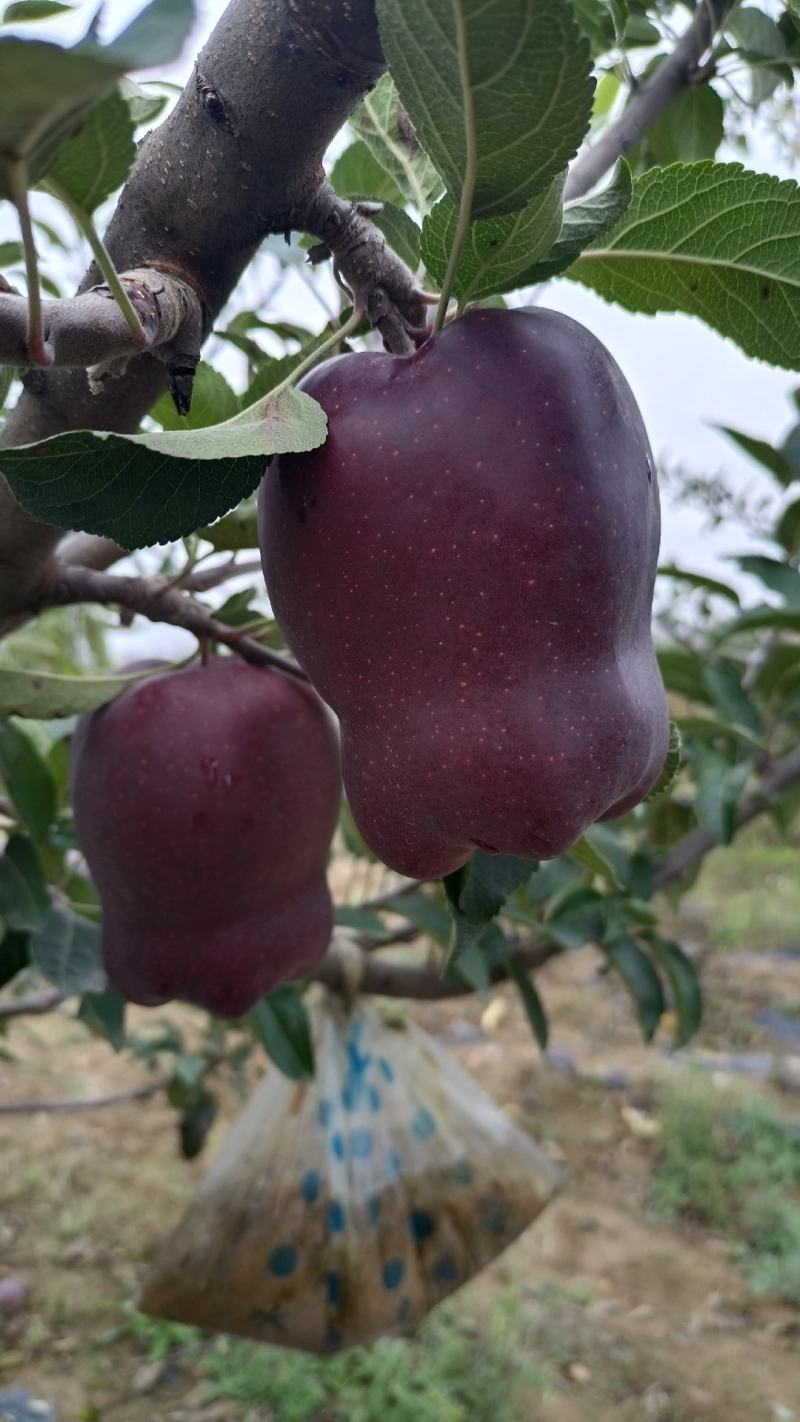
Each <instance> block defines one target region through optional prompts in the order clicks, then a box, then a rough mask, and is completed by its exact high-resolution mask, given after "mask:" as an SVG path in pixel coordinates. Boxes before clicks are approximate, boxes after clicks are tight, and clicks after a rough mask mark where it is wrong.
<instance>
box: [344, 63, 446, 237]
mask: <svg viewBox="0 0 800 1422" xmlns="http://www.w3.org/2000/svg"><path fill="white" fill-rule="evenodd" d="M351 125H352V127H353V128H354V129H355V131H356V133H358V134H359V136H360V137H361V138H362V139H363V140H364V142H365V143H366V145H367V147H368V149H369V151H370V152H371V153H372V155H373V157H374V158H377V160H378V162H379V163H380V165H381V167H383V168H385V169H386V172H387V173H389V174H390V176H391V177H392V178H393V179H394V181H395V183H396V184H397V186H398V188H399V189H400V192H401V194H402V195H403V197H404V198H406V199H407V200H408V201H409V202H413V203H414V205H415V207H416V208H417V211H418V212H419V213H420V214H424V213H426V212H427V211H428V207H429V205H430V203H431V202H432V200H433V199H434V198H436V197H438V196H439V194H440V192H441V191H442V180H441V178H440V177H439V174H438V173H437V171H436V169H435V167H434V166H433V163H432V162H431V160H430V158H429V157H428V155H427V153H426V152H425V150H424V149H423V148H421V147H420V144H419V139H418V138H417V136H416V134H415V133H414V130H413V127H412V125H411V123H410V121H409V119H408V116H407V115H406V114H405V112H404V111H403V108H402V105H401V103H400V99H399V97H398V94H397V89H396V88H395V85H394V80H393V79H392V77H391V75H390V74H384V76H383V78H382V79H381V80H380V81H379V82H378V83H377V84H376V85H375V88H374V89H373V90H372V92H371V93H369V94H367V96H366V98H365V99H363V100H362V102H361V103H360V104H359V106H358V108H357V109H356V111H355V113H354V114H353V117H352V119H351ZM335 186H336V184H335V183H334V187H335Z"/></svg>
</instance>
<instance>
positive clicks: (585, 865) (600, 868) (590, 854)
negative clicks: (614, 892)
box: [567, 830, 622, 889]
mask: <svg viewBox="0 0 800 1422" xmlns="http://www.w3.org/2000/svg"><path fill="white" fill-rule="evenodd" d="M567 854H568V856H569V858H570V859H572V860H573V861H574V862H575V863H576V864H580V866H581V868H582V869H588V871H589V873H590V874H592V875H596V876H597V877H598V878H600V879H603V880H604V881H605V882H606V884H608V887H609V888H610V889H621V888H622V885H621V883H620V881H619V879H618V878H617V874H616V870H615V869H614V866H613V864H611V862H610V861H609V860H608V859H606V856H605V855H604V854H603V853H601V851H600V850H599V849H598V848H597V846H596V845H594V844H593V843H592V840H591V830H587V831H586V834H583V835H581V837H580V839H579V840H577V841H576V842H575V844H573V846H572V848H571V849H568V850H567Z"/></svg>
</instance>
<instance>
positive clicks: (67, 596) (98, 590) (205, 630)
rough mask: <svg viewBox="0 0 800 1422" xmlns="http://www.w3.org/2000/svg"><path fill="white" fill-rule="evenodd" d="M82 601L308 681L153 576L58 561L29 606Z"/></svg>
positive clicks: (274, 654) (36, 608)
mask: <svg viewBox="0 0 800 1422" xmlns="http://www.w3.org/2000/svg"><path fill="white" fill-rule="evenodd" d="M84 602H97V603H103V604H106V605H108V604H111V605H116V606H117V607H125V608H128V609H129V610H130V611H131V612H134V613H139V614H140V615H141V616H142V617H146V618H148V620H149V621H150V622H167V623H169V624H170V625H171V626H173V627H183V628H184V629H185V631H187V632H191V633H193V635H194V636H195V637H197V638H199V639H202V638H204V637H205V638H208V639H210V640H211V641H212V642H220V643H221V644H222V645H223V646H225V647H230V648H231V650H232V651H234V652H237V653H238V654H239V656H240V657H243V658H244V660H245V661H247V662H251V663H252V664H253V665H254V666H262V667H275V668H276V670H278V671H282V672H285V673H286V674H287V675H288V676H294V677H298V678H299V679H300V680H302V681H307V680H308V678H307V677H306V674H305V672H304V671H303V670H302V669H301V668H300V667H299V666H298V665H297V663H296V662H292V661H290V660H289V658H288V657H282V656H281V655H280V653H279V652H273V651H271V650H270V649H269V647H265V646H263V645H262V643H261V642H257V641H256V640H255V638H254V637H247V636H242V634H241V633H240V631H239V629H238V628H236V627H228V626H227V625H226V624H225V623H224V622H220V621H219V620H218V619H217V618H216V617H213V616H212V614H211V613H210V612H209V611H208V609H207V608H205V607H203V606H202V604H201V603H199V602H194V601H193V599H192V598H190V597H188V596H187V594H186V593H184V592H181V591H180V590H179V589H178V588H174V587H169V586H165V584H164V582H163V581H161V580H159V579H157V578H123V577H119V576H118V575H117V574H114V573H98V572H96V571H95V570H94V569H93V568H85V567H81V566H79V565H77V564H73V563H56V564H55V566H54V567H53V568H52V569H51V570H50V572H49V575H48V577H47V580H46V581H45V582H43V583H42V584H41V585H40V586H39V587H38V588H37V589H36V591H35V593H34V594H33V595H32V596H31V599H30V603H29V610H30V611H32V612H38V611H41V609H42V608H45V607H68V606H71V605H73V604H76V603H84Z"/></svg>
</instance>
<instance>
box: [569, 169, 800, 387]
mask: <svg viewBox="0 0 800 1422" xmlns="http://www.w3.org/2000/svg"><path fill="white" fill-rule="evenodd" d="M798 230H800V188H798V185H797V183H795V182H793V181H792V180H791V179H786V180H784V181H781V180H780V179H778V178H775V177H772V176H771V175H770V174H767V173H752V172H749V171H748V170H747V169H745V168H743V167H742V166H741V164H739V163H711V162H702V163H687V164H673V165H672V166H671V167H669V168H653V169H652V170H651V171H650V172H649V173H645V174H644V176H643V177H641V178H639V179H638V180H637V181H636V182H635V183H634V187H633V198H632V200H631V205H630V207H629V208H628V211H627V213H626V214H625V217H624V218H623V220H622V222H621V223H620V224H619V225H618V226H617V227H615V228H614V230H613V232H611V233H610V235H609V236H608V237H606V238H603V239H602V240H601V241H600V242H598V243H595V244H594V245H593V246H592V247H589V248H588V249H587V250H586V251H585V252H583V253H582V255H581V256H580V257H579V259H578V261H577V262H576V263H575V265H574V266H572V267H570V269H569V274H570V276H572V277H574V278H575V279H576V280H577V281H581V282H583V283H584V284H585V285H587V286H590V287H592V288H593V289H594V290H595V291H597V292H598V293H599V294H600V295H601V296H603V297H605V299H606V300H608V301H618V302H619V303H620V304H621V305H622V306H625V307H627V308H628V309H629V310H631V311H643V312H645V313H646V314H648V315H651V316H652V315H655V313H656V312H658V311H684V312H686V313H687V314H688V315H691V316H699V317H700V318H701V319H702V320H704V321H706V322H707V323H708V325H710V326H713V327H714V329H715V330H717V331H720V332H721V333H722V335H723V336H729V337H730V338H731V340H733V341H736V342H737V344H738V345H739V346H741V348H742V350H744V351H745V352H746V354H747V355H751V356H755V357H756V358H757V359H759V360H766V361H770V362H772V364H774V365H783V366H788V367H790V368H793V369H796V368H798V367H800V263H799V262H798V241H797V235H798Z"/></svg>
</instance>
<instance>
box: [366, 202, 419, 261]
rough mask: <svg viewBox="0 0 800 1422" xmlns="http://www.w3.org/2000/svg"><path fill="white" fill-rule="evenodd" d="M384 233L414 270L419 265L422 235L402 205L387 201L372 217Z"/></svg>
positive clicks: (391, 245)
mask: <svg viewBox="0 0 800 1422" xmlns="http://www.w3.org/2000/svg"><path fill="white" fill-rule="evenodd" d="M371 220H372V222H373V223H374V224H375V226H376V227H377V228H379V229H380V231H381V232H382V233H383V235H384V237H385V238H386V241H387V242H388V243H389V246H390V247H391V248H392V251H393V252H396V253H397V255H398V257H399V258H400V260H401V261H403V262H405V264H406V266H407V267H410V268H411V270H412V272H413V271H416V269H417V267H418V266H419V247H420V238H421V236H422V234H421V232H420V230H419V228H418V226H417V224H416V222H415V221H414V219H413V217H409V215H408V213H407V212H404V211H403V209H402V208H401V207H395V205H394V203H391V202H385V203H384V204H383V208H382V210H381V211H380V212H378V213H376V214H375V215H374V217H373V218H372V219H371Z"/></svg>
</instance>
